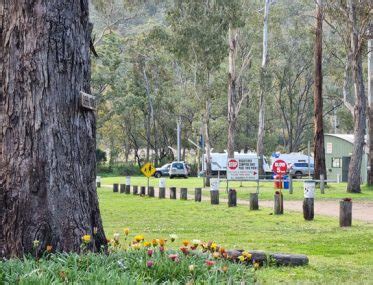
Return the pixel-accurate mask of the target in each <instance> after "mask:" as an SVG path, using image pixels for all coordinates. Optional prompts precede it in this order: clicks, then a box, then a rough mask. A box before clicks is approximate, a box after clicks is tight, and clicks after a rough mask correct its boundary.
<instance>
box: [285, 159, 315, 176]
mask: <svg viewBox="0 0 373 285" xmlns="http://www.w3.org/2000/svg"><path fill="white" fill-rule="evenodd" d="M309 171H310V174H311V175H313V173H314V165H313V164H310V169H309ZM289 175H291V176H292V177H295V178H297V179H301V178H302V177H303V176H308V163H307V162H296V163H293V164H292V165H291V166H290V170H289Z"/></svg>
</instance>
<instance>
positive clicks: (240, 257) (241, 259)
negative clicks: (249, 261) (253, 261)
mask: <svg viewBox="0 0 373 285" xmlns="http://www.w3.org/2000/svg"><path fill="white" fill-rule="evenodd" d="M238 259H239V260H240V261H241V262H244V261H245V259H246V258H245V256H243V255H240V256H239V257H238Z"/></svg>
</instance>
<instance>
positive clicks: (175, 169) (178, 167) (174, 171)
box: [169, 161, 188, 179]
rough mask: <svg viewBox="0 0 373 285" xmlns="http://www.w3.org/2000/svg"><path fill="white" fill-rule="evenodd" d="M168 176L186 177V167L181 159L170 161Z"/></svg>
mask: <svg viewBox="0 0 373 285" xmlns="http://www.w3.org/2000/svg"><path fill="white" fill-rule="evenodd" d="M169 173H170V178H171V179H172V178H174V177H184V178H188V167H187V165H186V164H185V163H184V162H182V161H175V162H172V163H171V167H170V172H169Z"/></svg>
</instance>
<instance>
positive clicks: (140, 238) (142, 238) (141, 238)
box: [135, 235, 144, 242]
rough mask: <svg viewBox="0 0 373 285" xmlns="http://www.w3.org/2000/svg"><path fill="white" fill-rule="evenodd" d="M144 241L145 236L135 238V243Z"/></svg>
mask: <svg viewBox="0 0 373 285" xmlns="http://www.w3.org/2000/svg"><path fill="white" fill-rule="evenodd" d="M142 240H144V236H143V235H137V236H135V241H137V242H140V241H142Z"/></svg>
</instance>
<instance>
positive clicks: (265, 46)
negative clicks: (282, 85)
mask: <svg viewBox="0 0 373 285" xmlns="http://www.w3.org/2000/svg"><path fill="white" fill-rule="evenodd" d="M271 2H272V0H265V6H264V21H263V57H262V66H261V70H260V79H261V80H260V81H261V82H260V94H259V123H258V141H257V144H256V152H257V154H258V157H259V158H260V159H259V165H258V167H259V175H263V174H264V168H263V156H264V128H265V90H264V89H265V87H264V86H265V82H264V80H265V79H264V78H265V71H266V67H267V62H268V16H269V8H270V6H271Z"/></svg>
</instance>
